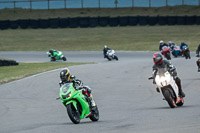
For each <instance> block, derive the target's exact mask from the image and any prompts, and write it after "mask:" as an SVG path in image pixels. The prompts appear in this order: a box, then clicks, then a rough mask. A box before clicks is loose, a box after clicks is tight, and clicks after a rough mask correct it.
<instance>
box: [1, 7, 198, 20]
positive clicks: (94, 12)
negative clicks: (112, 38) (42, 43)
mask: <svg viewBox="0 0 200 133" xmlns="http://www.w3.org/2000/svg"><path fill="white" fill-rule="evenodd" d="M199 9H200V7H199V6H186V5H185V6H168V7H151V8H149V7H134V8H101V9H99V8H83V9H73V8H72V9H50V10H47V9H33V10H30V9H21V8H16V9H15V10H14V9H1V10H0V20H7V19H9V20H17V19H41V18H43V19H47V18H58V17H60V18H67V17H88V16H90V17H96V16H110V17H115V16H137V15H140V16H158V15H159V16H185V15H187V16H193V15H196V16H198V15H199V14H200V10H199Z"/></svg>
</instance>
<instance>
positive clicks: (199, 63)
mask: <svg viewBox="0 0 200 133" xmlns="http://www.w3.org/2000/svg"><path fill="white" fill-rule="evenodd" d="M197 66H198V72H200V58H199V59H198V60H197Z"/></svg>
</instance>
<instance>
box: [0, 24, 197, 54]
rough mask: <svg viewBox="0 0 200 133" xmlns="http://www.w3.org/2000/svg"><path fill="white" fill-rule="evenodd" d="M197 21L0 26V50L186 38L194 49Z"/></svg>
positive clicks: (151, 47)
mask: <svg viewBox="0 0 200 133" xmlns="http://www.w3.org/2000/svg"><path fill="white" fill-rule="evenodd" d="M199 36H200V25H187V26H177V25H176V26H127V27H97V28H75V29H73V28H64V29H26V30H24V29H17V30H11V29H9V30H0V51H48V50H49V49H51V48H54V49H57V50H62V51H100V50H102V49H103V46H104V45H108V46H109V47H111V48H113V49H115V50H127V51H157V50H158V46H159V41H160V40H164V41H165V42H167V43H168V41H170V40H171V41H174V42H175V43H177V44H178V45H179V44H180V43H181V42H182V41H185V42H186V43H187V44H189V46H190V50H192V51H194V50H196V48H197V46H198V44H199V42H200V39H199Z"/></svg>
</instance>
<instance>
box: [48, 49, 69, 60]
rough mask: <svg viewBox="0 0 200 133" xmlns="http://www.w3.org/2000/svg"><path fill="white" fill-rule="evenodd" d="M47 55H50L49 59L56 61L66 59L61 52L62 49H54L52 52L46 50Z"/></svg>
mask: <svg viewBox="0 0 200 133" xmlns="http://www.w3.org/2000/svg"><path fill="white" fill-rule="evenodd" d="M46 53H47V55H48V57H50V60H51V61H56V60H63V61H66V60H67V59H66V57H65V56H64V55H63V54H62V51H55V52H53V54H51V53H50V52H46Z"/></svg>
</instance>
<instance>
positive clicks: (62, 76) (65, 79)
mask: <svg viewBox="0 0 200 133" xmlns="http://www.w3.org/2000/svg"><path fill="white" fill-rule="evenodd" d="M70 76H71V74H70V71H69V69H68V68H67V69H64V70H62V71H61V72H60V79H61V81H62V82H69V81H70Z"/></svg>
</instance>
